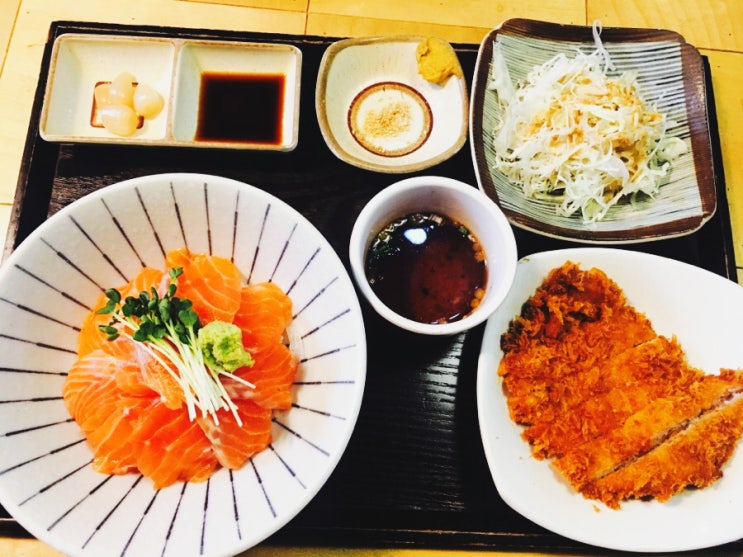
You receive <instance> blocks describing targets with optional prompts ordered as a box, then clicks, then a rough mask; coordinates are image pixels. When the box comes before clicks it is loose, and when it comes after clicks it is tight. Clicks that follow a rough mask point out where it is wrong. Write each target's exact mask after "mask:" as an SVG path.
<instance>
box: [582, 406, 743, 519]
mask: <svg viewBox="0 0 743 557" xmlns="http://www.w3.org/2000/svg"><path fill="white" fill-rule="evenodd" d="M741 434H743V398H736V399H735V401H734V402H732V403H731V404H728V405H725V406H722V407H720V408H718V409H716V410H715V411H711V412H709V413H707V414H704V415H703V416H701V417H700V418H699V419H698V420H696V421H695V422H694V423H693V424H692V425H690V426H689V427H687V428H686V429H683V430H681V431H680V432H679V433H677V434H676V435H673V436H671V437H670V438H669V439H668V440H667V441H666V442H664V443H662V444H660V445H658V446H657V447H655V448H654V449H653V450H651V451H650V452H648V453H647V454H645V455H642V456H640V457H638V458H637V459H636V460H634V461H633V462H631V463H629V464H627V465H626V466H625V467H623V468H622V469H620V470H618V471H616V472H614V473H613V474H608V475H606V476H604V477H603V478H600V479H597V480H595V481H593V482H591V483H590V484H588V485H587V486H585V487H584V489H583V494H584V495H585V496H587V497H590V498H593V499H599V500H601V501H603V502H604V503H606V505H608V506H609V507H611V508H619V504H620V502H621V501H623V500H626V499H647V498H654V499H657V500H658V501H667V500H668V499H670V498H671V497H672V496H673V495H675V494H677V493H679V492H680V491H683V490H684V489H686V488H687V487H696V488H704V487H707V486H709V485H711V484H713V483H714V482H715V481H717V480H718V479H720V478H721V477H722V466H723V465H724V464H725V463H726V462H727V461H728V459H729V458H730V457H731V456H732V454H733V451H735V447H736V445H737V443H738V440H739V438H740V436H741Z"/></svg>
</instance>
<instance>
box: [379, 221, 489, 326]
mask: <svg viewBox="0 0 743 557" xmlns="http://www.w3.org/2000/svg"><path fill="white" fill-rule="evenodd" d="M365 270H366V277H367V279H368V281H369V284H370V285H371V287H372V290H374V292H375V293H376V294H377V296H379V298H380V299H381V300H382V302H384V303H385V305H387V306H388V307H389V308H390V309H393V310H394V311H395V312H397V313H399V314H400V315H403V316H404V317H407V318H408V319H412V320H414V321H418V322H421V323H449V322H451V321H457V320H459V319H462V318H463V317H465V316H466V315H467V314H469V313H470V312H471V311H472V310H473V309H474V307H476V306H477V305H478V304H479V301H480V299H482V296H483V294H484V288H485V282H486V280H487V267H486V264H485V255H484V253H483V251H482V247H481V246H480V244H479V242H478V241H477V239H476V238H474V237H473V235H472V234H471V233H470V232H469V231H468V230H466V229H465V228H464V227H463V226H461V225H459V224H458V223H456V222H454V221H452V220H451V219H449V218H448V217H445V216H442V215H439V214H435V213H415V214H410V215H407V216H405V217H403V218H400V219H397V220H394V221H393V222H391V223H389V224H388V225H387V226H386V227H385V228H384V229H383V230H382V231H381V232H379V234H378V235H377V236H376V238H375V239H374V241H373V242H372V244H371V246H370V247H369V250H368V252H367V256H366V261H365Z"/></svg>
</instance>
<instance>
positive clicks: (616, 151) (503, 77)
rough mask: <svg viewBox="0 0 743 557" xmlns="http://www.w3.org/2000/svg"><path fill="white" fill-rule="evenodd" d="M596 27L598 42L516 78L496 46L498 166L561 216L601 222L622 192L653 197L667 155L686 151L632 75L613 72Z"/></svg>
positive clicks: (664, 172)
mask: <svg viewBox="0 0 743 557" xmlns="http://www.w3.org/2000/svg"><path fill="white" fill-rule="evenodd" d="M600 33H601V28H600V25H599V24H598V23H595V24H594V26H593V36H594V40H595V44H596V49H595V50H594V51H593V52H591V53H590V54H586V53H583V52H577V53H576V55H575V56H573V57H568V56H566V55H565V54H562V53H561V54H557V55H556V56H554V57H552V58H551V59H549V60H548V61H546V62H545V63H543V64H542V65H540V66H537V67H535V68H534V69H533V70H532V71H531V72H529V73H528V75H527V76H526V78H525V79H524V81H523V82H521V83H519V84H517V85H516V86H514V85H513V83H512V80H511V78H510V76H509V73H508V67H507V65H506V60H505V57H504V55H503V53H502V51H501V48H500V44H499V43H497V42H496V43H495V44H494V48H493V79H492V81H491V83H490V88H491V89H494V90H495V92H496V94H497V96H498V102H499V104H500V107H501V118H500V120H499V121H498V122H497V123H496V127H495V130H494V136H493V142H494V149H495V153H496V159H495V167H496V168H497V169H498V170H500V171H501V172H503V173H504V175H505V176H506V177H507V178H508V179H509V180H510V181H511V182H512V183H514V184H516V185H518V186H520V187H521V188H522V189H523V192H524V194H525V195H527V196H529V197H536V198H546V199H551V200H555V201H556V202H558V203H559V205H558V208H557V210H558V213H559V214H563V215H567V216H569V215H572V214H574V213H575V212H576V211H579V210H580V212H581V216H582V218H583V221H584V222H593V221H597V220H600V219H601V218H603V217H604V215H606V212H607V211H608V210H609V208H610V207H611V206H612V205H614V204H615V203H617V201H619V199H620V198H621V197H622V196H625V195H635V194H637V193H639V192H642V193H643V194H647V195H649V196H654V195H655V194H656V193H657V192H658V189H659V187H660V184H661V182H662V179H663V178H664V177H665V176H666V175H667V174H668V172H669V169H670V161H671V160H672V159H673V158H675V157H678V156H680V155H681V154H682V153H683V152H684V151H685V149H686V146H685V144H684V143H683V141H682V140H680V139H678V138H673V137H669V136H667V127H668V122H667V120H666V117H665V115H664V114H662V113H661V112H657V111H655V110H653V109H651V108H649V107H648V106H647V105H646V104H645V103H644V102H643V100H642V98H641V97H640V94H639V92H638V87H637V79H636V75H635V74H633V73H630V72H625V73H622V74H621V75H618V76H617V77H609V76H608V75H607V72H610V71H612V70H613V69H614V66H613V64H612V61H611V58H610V56H609V53H608V52H607V50H606V49H605V47H604V46H603V44H602V43H601V40H600Z"/></svg>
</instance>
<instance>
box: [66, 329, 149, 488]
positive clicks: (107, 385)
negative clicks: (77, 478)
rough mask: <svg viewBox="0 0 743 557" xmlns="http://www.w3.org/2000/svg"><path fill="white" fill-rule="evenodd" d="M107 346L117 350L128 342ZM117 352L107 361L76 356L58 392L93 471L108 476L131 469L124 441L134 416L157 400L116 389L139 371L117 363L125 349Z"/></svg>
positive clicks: (132, 364) (102, 356) (94, 355)
mask: <svg viewBox="0 0 743 557" xmlns="http://www.w3.org/2000/svg"><path fill="white" fill-rule="evenodd" d="M111 344H112V347H117V348H120V347H126V346H127V345H128V344H129V342H128V341H125V342H119V341H117V342H114V343H111ZM111 352H114V350H113V349H112V350H111ZM117 352H118V354H117V355H113V354H112V353H110V352H107V351H105V350H103V349H98V350H94V351H93V352H90V353H88V354H86V355H84V356H82V357H81V358H79V359H78V360H77V362H76V363H75V365H73V366H72V368H71V369H70V370H69V372H68V377H67V380H66V381H65V384H64V388H63V398H64V401H65V403H66V405H67V408H68V410H69V412H70V414H71V415H72V417H73V418H75V420H76V421H77V423H78V424H79V425H80V428H81V429H82V430H83V432H84V433H85V434H86V437H87V439H88V443H89V444H90V446H91V448H92V450H93V467H94V468H95V469H96V470H98V471H99V472H104V473H108V474H122V473H126V472H130V471H132V470H135V469H136V462H135V459H134V455H133V453H132V451H131V446H130V445H129V444H128V438H129V436H130V435H131V433H132V430H133V424H134V423H135V422H136V420H137V417H138V415H139V413H140V411H141V410H142V409H143V408H145V407H149V406H150V405H151V404H152V403H153V402H154V401H155V400H156V398H157V393H155V392H154V391H152V390H151V389H149V388H146V387H145V388H143V389H141V390H140V391H139V395H140V396H131V395H129V394H127V393H126V392H125V391H124V390H122V389H121V388H120V386H119V385H120V382H121V377H129V376H131V375H136V374H138V373H139V365H138V363H137V362H136V361H133V360H129V359H122V356H126V354H127V351H126V349H124V350H119V351H117ZM130 352H131V351H130Z"/></svg>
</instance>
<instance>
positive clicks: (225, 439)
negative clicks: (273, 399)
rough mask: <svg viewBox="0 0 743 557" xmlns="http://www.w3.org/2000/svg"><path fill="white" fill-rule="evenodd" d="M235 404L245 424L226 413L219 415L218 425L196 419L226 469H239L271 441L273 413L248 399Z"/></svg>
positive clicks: (209, 419) (204, 419) (208, 419)
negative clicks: (239, 422)
mask: <svg viewBox="0 0 743 557" xmlns="http://www.w3.org/2000/svg"><path fill="white" fill-rule="evenodd" d="M234 402H235V405H236V406H237V413H238V415H239V416H240V420H241V421H242V425H240V424H238V423H237V420H236V419H235V416H234V415H233V414H232V413H231V412H228V411H226V410H220V411H219V412H218V416H219V425H217V424H216V423H215V421H214V420H213V419H211V418H203V417H199V418H197V419H198V423H199V426H201V429H202V430H203V431H204V433H205V434H206V437H207V438H208V439H209V441H210V442H211V444H212V447H213V448H214V454H215V455H216V457H217V460H218V461H219V463H220V464H221V465H222V466H224V467H225V468H231V469H232V470H238V469H240V468H242V467H243V465H244V464H245V463H246V462H247V461H248V459H249V458H250V457H251V456H253V455H255V454H257V453H259V452H261V451H262V450H263V449H265V448H266V447H267V446H268V444H269V443H270V442H271V410H270V409H268V408H262V407H260V406H258V405H257V404H256V403H254V402H252V401H249V400H236V401H234Z"/></svg>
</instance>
